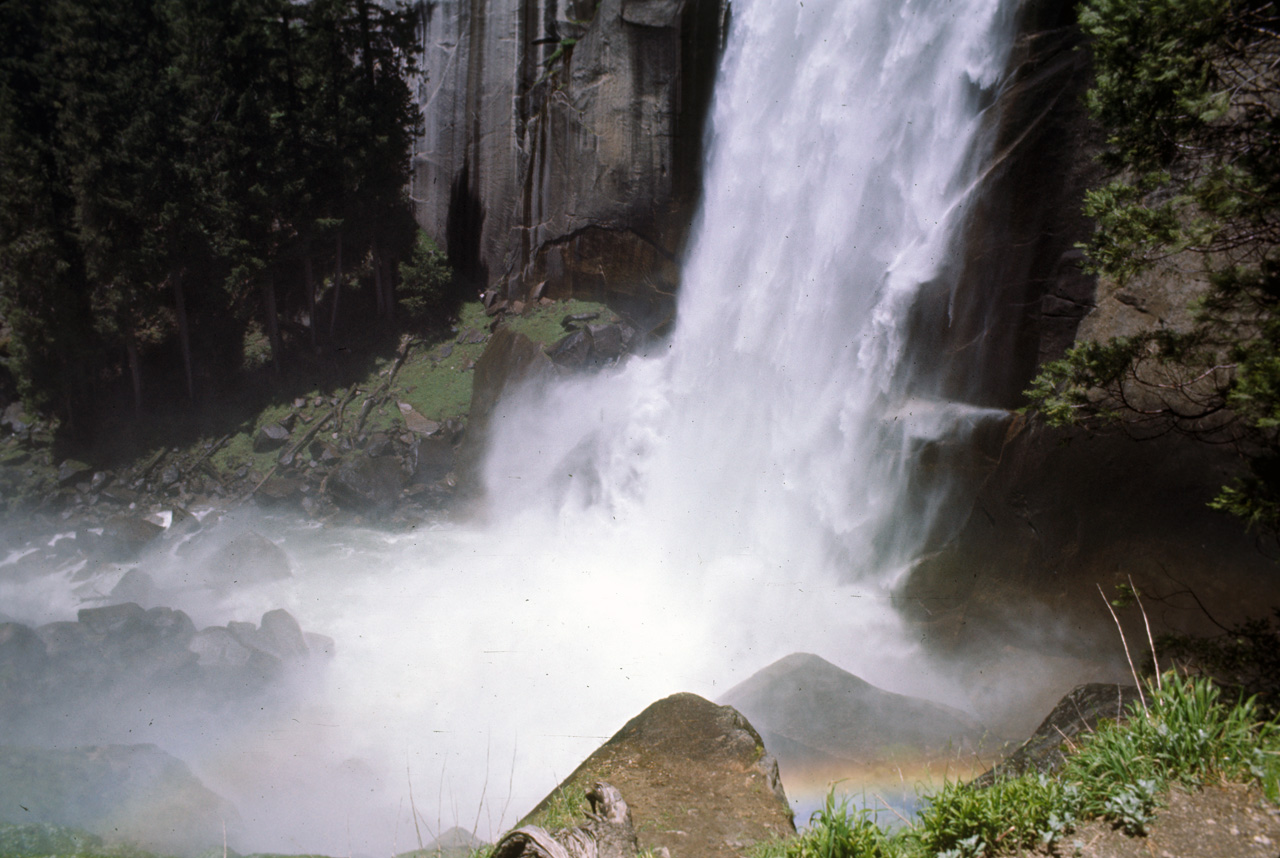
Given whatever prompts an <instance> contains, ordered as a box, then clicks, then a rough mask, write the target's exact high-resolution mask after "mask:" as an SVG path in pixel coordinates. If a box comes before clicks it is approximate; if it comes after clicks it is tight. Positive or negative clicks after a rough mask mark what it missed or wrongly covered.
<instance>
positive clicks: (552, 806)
mask: <svg viewBox="0 0 1280 858" xmlns="http://www.w3.org/2000/svg"><path fill="white" fill-rule="evenodd" d="M587 810H588V808H587V794H586V793H585V792H584V791H583V790H582V789H580V788H578V787H576V786H572V785H571V786H568V787H563V786H562V787H557V788H556V790H555V792H553V793H552V794H551V796H550V798H549V800H548V801H547V803H546V805H545V806H544V807H543V808H542V809H541V810H539V811H538V812H537V813H535V814H533V815H532V816H530V817H529V819H528V820H527V821H526V822H525V823H524V824H526V825H539V826H541V827H543V828H545V829H546V830H547V831H556V830H558V829H561V828H572V827H573V826H575V825H579V824H581V823H582V822H584V821H585V820H586V818H587Z"/></svg>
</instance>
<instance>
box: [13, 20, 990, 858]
mask: <svg viewBox="0 0 1280 858" xmlns="http://www.w3.org/2000/svg"><path fill="white" fill-rule="evenodd" d="M1013 6H1014V2H1013V0H896V2H885V0H805V2H799V0H734V3H733V26H732V32H731V34H730V41H729V44H728V46H727V48H726V53H725V56H724V59H723V64H722V69H721V72H720V76H719V79H718V81H717V86H716V93H715V97H714V104H713V108H712V110H713V115H712V119H711V127H710V129H709V132H708V134H709V138H708V147H707V164H706V171H705V176H706V178H705V191H704V203H703V207H702V210H701V213H700V215H699V219H698V222H697V224H696V225H695V229H694V232H693V238H692V240H691V245H690V248H689V250H688V256H687V259H686V260H685V264H684V276H683V286H682V291H681V295H680V298H679V307H678V322H677V325H676V329H675V332H674V334H673V335H672V336H671V338H670V340H668V341H663V342H661V343H657V344H654V345H652V346H651V348H650V350H649V353H647V354H644V355H638V356H634V357H633V358H631V359H630V360H628V361H627V362H626V363H625V364H624V365H622V366H620V367H618V368H617V369H615V370H611V371H608V372H606V373H604V374H600V375H596V376H591V377H579V378H572V379H566V380H564V381H562V382H561V383H558V384H557V385H555V386H554V387H553V388H552V389H550V390H547V391H543V392H541V393H539V394H537V395H535V393H534V392H531V391H526V392H524V393H523V394H520V395H516V396H514V397H512V398H510V399H509V400H507V401H505V402H504V403H503V404H502V408H501V416H500V419H499V420H498V421H497V423H496V428H495V430H494V433H493V435H492V437H491V440H492V449H491V451H490V453H489V455H488V457H487V459H486V461H485V465H484V481H485V485H486V489H487V491H486V498H487V500H486V504H487V506H486V509H485V521H484V523H482V524H459V525H445V524H442V525H439V526H436V527H434V528H430V529H425V530H423V531H413V532H409V533H396V534H388V533H385V532H381V531H376V530H372V529H363V528H354V527H342V528H338V527H335V528H326V527H322V526H319V525H316V524H313V523H309V522H299V521H298V520H296V519H293V518H290V517H287V516H283V515H276V516H275V517H272V518H269V519H268V520H266V521H265V522H263V521H262V520H246V519H247V517H248V513H241V514H239V515H237V516H231V517H230V520H229V521H228V523H227V524H225V525H222V527H224V529H225V530H226V531H227V532H228V533H234V532H235V530H236V528H242V529H249V528H255V529H257V530H259V531H261V532H263V533H268V534H270V535H271V537H272V538H273V540H274V541H276V542H278V543H279V544H281V545H282V546H283V547H284V549H285V550H286V551H287V552H288V554H289V556H290V557H291V558H292V561H293V564H294V569H295V575H294V577H293V578H291V579H288V580H285V581H270V582H265V583H262V584H260V585H255V586H253V587H249V588H245V589H242V590H237V591H235V592H233V593H230V594H228V595H226V596H225V598H223V599H222V600H221V601H218V602H216V603H201V604H189V605H188V604H183V605H174V607H180V608H182V609H183V610H185V611H187V612H188V613H189V614H190V615H191V616H192V618H193V619H194V621H195V623H196V625H197V626H204V625H209V624H213V623H225V622H227V621H228V620H229V619H237V620H244V619H256V618H257V617H259V616H261V615H262V613H263V612H265V611H267V610H271V609H274V608H278V607H284V608H286V609H287V610H288V611H289V612H290V613H292V614H293V615H294V616H295V617H296V618H297V619H298V620H299V622H300V623H301V625H302V627H303V628H305V629H308V630H314V631H317V632H321V633H324V634H326V635H329V636H331V637H333V638H334V639H335V640H336V641H337V655H336V657H335V659H334V661H333V662H332V664H331V665H330V666H329V668H328V670H327V672H326V674H325V676H324V677H323V678H322V679H320V680H318V681H319V683H320V685H319V687H318V688H315V689H313V691H312V693H311V694H310V695H309V696H308V697H307V698H306V700H307V702H306V703H305V705H303V706H302V707H301V708H300V709H296V710H292V711H290V712H289V714H288V717H287V718H283V719H281V720H279V721H278V722H277V721H267V722H264V721H262V720H258V721H250V722H246V723H226V722H218V723H213V722H212V721H210V722H209V723H203V724H200V725H197V727H196V728H195V729H192V725H191V724H190V723H188V722H187V721H183V720H181V719H173V718H169V717H167V715H166V714H165V713H163V712H160V713H155V712H152V711H150V710H147V709H146V705H148V704H146V702H145V701H143V702H140V703H139V711H138V712H136V713H135V712H132V711H130V712H125V713H117V714H116V715H114V716H113V717H112V718H110V719H106V720H104V723H109V724H112V725H115V726H114V727H112V728H111V729H113V730H115V732H114V733H110V734H107V733H104V734H103V735H102V736H98V737H95V738H94V741H123V742H136V741H139V739H138V737H139V736H145V737H146V738H145V741H154V742H157V743H159V744H161V745H162V746H164V747H165V748H166V749H167V750H170V751H172V752H173V753H175V754H177V755H179V756H181V757H182V758H183V759H185V760H187V761H188V762H189V763H190V764H191V765H192V767H193V769H195V770H196V771H197V772H198V773H199V774H200V775H201V777H202V778H204V779H205V780H206V782H207V783H208V784H209V785H210V786H211V787H212V788H214V789H215V790H217V791H219V792H221V793H223V794H224V795H226V796H227V797H228V798H231V799H232V800H233V801H235V802H236V804H237V805H238V806H239V809H240V813H241V816H242V818H243V823H244V830H245V836H244V842H245V843H246V844H251V845H252V848H253V849H255V850H263V851H280V852H315V853H324V854H375V853H376V854H383V855H385V854H390V853H389V851H388V850H390V849H392V848H393V847H396V848H399V849H400V850H401V851H404V850H405V849H409V848H414V847H415V846H416V842H414V838H413V836H412V834H411V832H412V831H413V828H414V822H413V820H412V819H411V817H410V811H409V802H408V801H407V796H408V786H409V784H412V787H413V792H414V795H415V796H416V809H417V811H418V812H419V814H420V816H421V819H422V820H425V821H426V822H427V823H429V824H433V825H436V826H437V827H438V829H443V828H448V827H450V826H452V825H454V824H460V825H462V826H463V827H465V828H471V827H472V826H473V824H474V825H476V826H477V827H478V828H479V829H480V833H481V835H482V836H486V835H491V834H493V833H495V832H496V831H497V830H499V829H500V828H501V827H502V826H503V825H504V824H505V825H510V824H511V823H512V822H513V821H514V819H515V817H516V816H518V815H519V814H521V813H523V812H524V811H525V810H527V809H528V808H530V807H532V806H533V804H534V803H535V802H536V801H537V800H539V799H540V798H541V797H542V796H544V795H545V794H547V793H548V792H549V791H550V789H551V788H552V787H554V786H555V784H556V783H557V782H558V781H559V780H560V779H562V778H563V777H565V776H566V775H568V774H569V773H570V772H571V771H572V769H573V768H574V767H575V766H576V765H577V764H578V763H579V762H580V761H581V760H582V759H583V758H585V757H586V756H587V755H588V754H589V753H590V752H591V751H592V750H594V749H595V748H596V747H597V746H598V745H599V744H600V743H601V741H602V740H604V739H606V738H607V737H608V736H609V735H610V734H611V733H613V732H614V731H615V730H617V729H618V728H619V727H620V726H621V725H622V724H624V723H625V722H626V720H627V719H628V718H630V717H632V716H634V715H635V714H636V713H638V712H639V711H640V710H641V709H643V708H644V707H645V706H646V705H648V704H649V703H651V702H652V701H654V700H656V699H658V698H660V697H663V696H665V695H668V694H671V693H675V692H679V691H693V692H696V693H699V694H702V695H703V696H706V697H708V698H711V699H715V698H717V697H718V696H719V695H720V694H721V693H723V692H724V691H726V690H728V689H729V688H730V687H731V686H732V685H734V684H735V683H737V682H739V681H741V680H743V679H745V678H746V677H748V676H750V675H751V674H752V673H754V672H755V671H757V670H759V669H760V668H762V667H764V666H765V665H767V664H768V663H770V662H771V661H773V660H775V659H777V658H779V657H781V656H784V655H786V654H788V653H791V652H796V651H809V652H814V653H817V654H819V655H821V656H823V657H824V658H826V659H828V660H830V661H832V662H835V663H837V664H839V665H840V666H841V667H844V668H845V669H848V670H850V671H853V672H855V673H858V674H859V675H861V676H863V677H864V678H866V679H868V680H869V681H871V682H874V683H876V684H879V685H882V686H884V687H888V688H890V689H892V690H900V691H914V692H917V693H919V692H927V693H928V694H929V696H933V697H935V698H937V697H945V696H946V694H947V692H948V689H947V688H946V686H945V685H944V684H943V681H942V680H941V679H940V678H939V677H936V676H933V675H931V674H928V673H927V672H926V669H925V667H924V665H923V663H922V660H921V659H920V657H919V652H918V651H917V649H916V648H915V645H914V644H913V643H912V641H911V640H909V638H908V636H906V635H905V634H903V630H902V629H901V628H900V624H899V621H898V620H897V618H896V614H895V612H894V610H893V608H892V605H891V593H892V588H893V585H894V583H895V582H896V581H897V580H898V577H899V576H900V575H901V574H902V572H903V571H904V570H905V569H906V568H908V566H909V564H910V563H911V561H912V559H913V558H914V557H915V556H916V555H917V554H918V552H919V551H920V550H921V547H922V546H923V545H924V544H925V541H926V540H927V539H928V538H929V536H930V534H931V533H932V532H933V531H934V530H935V528H936V522H937V521H938V517H937V516H938V513H939V511H940V510H941V509H943V508H944V507H945V505H946V496H947V495H946V491H945V489H946V485H945V480H937V479H932V478H931V479H922V478H921V477H920V474H919V472H918V469H917V468H916V467H915V464H916V462H917V460H918V458H919V453H920V451H921V450H922V449H924V448H927V447H928V446H929V445H931V444H937V443H940V442H947V441H954V440H956V439H963V437H964V435H965V433H966V432H968V431H969V430H970V429H971V428H972V427H974V426H976V425H978V424H979V423H981V422H982V421H983V420H985V419H987V418H988V417H989V416H991V415H990V412H987V411H984V410H982V409H979V408H975V407H970V406H968V405H965V404H963V403H957V402H949V401H946V400H945V399H944V398H942V397H941V396H940V394H939V391H938V390H936V389H933V388H932V387H931V384H930V379H931V378H933V377H935V376H936V375H937V373H935V372H933V371H932V370H933V369H934V368H935V367H936V365H937V364H938V362H940V361H943V360H947V359H948V358H947V357H946V356H945V355H943V354H940V353H939V350H940V346H939V344H938V343H937V342H931V341H928V340H927V339H926V338H924V337H922V336H921V335H919V333H918V332H917V333H915V334H913V333H912V324H911V319H912V318H913V313H914V312H915V311H916V308H917V302H918V301H920V300H929V301H934V302H939V301H940V302H942V303H943V304H946V302H948V301H950V300H959V298H958V297H957V296H959V295H960V294H961V290H960V286H961V284H960V283H959V282H958V277H959V264H958V262H957V259H958V257H959V253H958V248H959V242H960V240H961V236H962V233H963V228H964V226H965V222H966V216H967V213H968V211H969V210H970V208H971V203H972V201H973V197H974V194H975V185H976V183H977V181H978V175H979V171H980V168H981V165H982V163H983V158H984V156H985V155H986V148H985V147H986V145H987V141H986V134H987V133H988V132H989V131H990V130H991V127H992V125H993V123H992V122H991V121H990V117H988V116H986V115H985V114H984V111H985V110H986V108H988V107H989V106H990V105H991V104H992V103H993V101H994V91H995V89H996V87H997V86H998V84H999V81H1000V76H1001V74H1002V72H1003V71H1004V68H1005V65H1006V61H1007V55H1008V48H1009V45H1010V42H1011V38H1012V33H1011V30H1012V25H1013V20H1012V19H1013ZM943 315H944V316H945V312H944V314H943ZM148 562H149V564H150V565H149V566H148V571H149V573H151V574H152V575H153V576H155V577H156V578H157V579H162V578H163V577H164V574H165V573H164V571H163V564H164V563H166V562H168V563H169V568H170V570H171V572H170V574H171V576H172V577H173V578H174V579H175V580H177V579H180V578H181V577H182V576H183V575H185V574H187V573H186V571H185V565H186V564H189V562H190V561H189V560H187V559H184V557H182V556H179V555H178V554H177V553H176V552H175V554H174V555H173V557H172V558H171V559H169V560H166V559H165V558H154V557H153V558H149V560H148ZM40 586H41V587H46V585H44V584H41V585H40ZM48 589H50V588H47V587H46V589H42V590H41V591H40V592H39V593H38V594H36V595H35V596H33V597H32V598H33V599H36V600H37V601H42V602H43V604H45V605H47V606H48V611H49V614H50V616H48V617H47V618H43V619H41V621H49V620H50V619H62V618H64V616H65V615H66V613H67V612H70V613H72V614H73V613H74V606H75V603H74V601H73V600H72V601H68V600H69V599H71V598H72V597H71V596H70V595H64V596H55V595H53V594H52V593H50V592H47V590H48ZM67 589H68V591H69V589H70V588H67ZM31 592H32V593H34V592H35V590H32V591H31ZM33 613H34V612H33ZM24 619H25V617H24ZM103 729H104V730H106V729H108V728H106V727H104V728H103ZM508 784H510V786H509V787H508ZM504 809H505V810H506V812H505V814H504ZM233 845H235V844H233Z"/></svg>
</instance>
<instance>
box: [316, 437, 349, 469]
mask: <svg viewBox="0 0 1280 858" xmlns="http://www.w3.org/2000/svg"><path fill="white" fill-rule="evenodd" d="M311 458H312V459H314V460H315V461H317V462H319V463H320V464H322V465H327V464H330V463H331V462H336V461H338V460H339V459H341V458H342V451H341V450H339V449H338V448H337V447H335V446H334V445H333V444H330V443H329V442H328V441H312V442H311Z"/></svg>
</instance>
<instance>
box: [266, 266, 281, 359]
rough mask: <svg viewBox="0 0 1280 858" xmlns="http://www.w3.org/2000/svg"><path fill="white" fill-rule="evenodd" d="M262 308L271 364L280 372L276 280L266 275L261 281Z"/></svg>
mask: <svg viewBox="0 0 1280 858" xmlns="http://www.w3.org/2000/svg"><path fill="white" fill-rule="evenodd" d="M262 310H263V313H265V315H266V317H267V337H268V338H269V339H270V340H271V365H272V367H273V368H274V369H275V373H276V375H279V374H280V349H281V345H280V320H279V319H278V318H277V317H276V281H275V280H274V279H273V278H272V277H271V276H270V275H268V276H267V277H266V279H265V280H263V281H262Z"/></svg>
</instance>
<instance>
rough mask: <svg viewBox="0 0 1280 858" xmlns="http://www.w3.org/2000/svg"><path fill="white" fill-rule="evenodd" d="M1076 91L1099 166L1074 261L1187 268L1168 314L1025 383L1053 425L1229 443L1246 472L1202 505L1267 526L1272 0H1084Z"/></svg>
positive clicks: (1278, 124)
mask: <svg viewBox="0 0 1280 858" xmlns="http://www.w3.org/2000/svg"><path fill="white" fill-rule="evenodd" d="M1079 17H1080V24H1081V27H1082V28H1083V29H1084V31H1085V32H1086V33H1087V34H1088V35H1089V36H1090V37H1091V43H1090V44H1091V48H1092V51H1093V58H1094V71H1095V82H1094V85H1093V87H1092V88H1091V89H1090V91H1089V92H1088V94H1087V97H1086V102H1087V106H1088V108H1089V110H1090V112H1091V114H1092V115H1093V117H1094V118H1095V119H1096V120H1097V122H1098V123H1099V125H1100V126H1101V128H1102V129H1103V131H1104V132H1105V134H1106V139H1107V149H1106V151H1105V152H1104V154H1103V161H1104V163H1105V164H1106V165H1108V166H1109V167H1110V168H1111V169H1112V171H1113V173H1112V177H1111V178H1110V180H1109V181H1107V182H1106V183H1105V184H1103V185H1101V186H1100V187H1096V188H1093V189H1091V190H1090V191H1088V192H1087V194H1086V196H1085V200H1084V210H1085V213H1086V214H1087V215H1088V216H1089V217H1091V218H1092V219H1093V221H1094V224H1095V229H1094V232H1093V234H1092V236H1090V238H1089V239H1088V241H1086V242H1085V243H1084V244H1083V245H1082V247H1083V248H1084V249H1085V251H1086V263H1085V266H1084V267H1085V269H1086V270H1087V271H1090V272H1092V273H1095V274H1099V275H1101V276H1103V277H1105V278H1108V279H1110V280H1111V281H1112V282H1113V283H1115V284H1116V285H1118V286H1124V285H1125V284H1127V283H1128V282H1129V281H1131V280H1133V279H1134V278H1136V277H1138V276H1139V275H1143V276H1146V277H1150V278H1165V277H1169V278H1175V279H1180V280H1188V279H1190V280H1191V281H1192V283H1193V284H1195V285H1196V287H1197V288H1198V289H1199V292H1200V297H1199V299H1198V300H1197V301H1196V302H1195V303H1194V306H1193V307H1192V308H1190V309H1191V311H1192V313H1191V317H1190V320H1189V321H1188V322H1187V323H1185V324H1181V323H1180V324H1181V330H1173V329H1172V328H1166V327H1164V324H1163V322H1162V323H1161V326H1160V327H1156V326H1154V325H1153V327H1152V329H1151V330H1148V331H1146V332H1141V333H1138V334H1136V335H1132V336H1129V337H1125V338H1115V339H1110V340H1108V341H1106V342H1099V343H1081V344H1078V345H1077V346H1076V347H1075V348H1073V349H1071V350H1070V351H1069V352H1068V353H1067V355H1066V356H1065V357H1064V358H1063V359H1062V360H1060V361H1055V362H1052V363H1049V364H1046V365H1045V366H1044V367H1043V368H1042V369H1041V371H1040V373H1039V375H1038V376H1037V378H1036V379H1035V380H1034V381H1033V382H1032V384H1031V387H1030V389H1028V390H1027V392H1026V395H1027V398H1028V400H1029V402H1030V403H1031V406H1030V407H1031V409H1032V410H1033V411H1034V412H1036V413H1038V414H1040V415H1042V416H1044V417H1045V418H1046V419H1047V420H1048V422H1050V423H1051V424H1055V425H1065V424H1081V425H1084V426H1086V427H1090V428H1094V427H1100V426H1104V425H1120V426H1122V427H1123V428H1124V429H1126V430H1127V431H1129V432H1130V433H1131V434H1135V435H1138V436H1140V437H1149V436H1151V435H1154V434H1162V433H1166V432H1178V433H1182V434H1186V435H1189V436H1191V437H1194V438H1197V439H1200V440H1204V441H1209V442H1212V443H1218V444H1222V443H1225V444H1231V445H1233V446H1234V447H1235V448H1236V450H1237V451H1239V453H1240V454H1241V455H1242V456H1243V457H1244V459H1245V460H1246V461H1247V462H1248V463H1249V466H1250V470H1249V474H1247V475H1246V476H1244V477H1242V478H1240V479H1238V480H1236V481H1235V482H1233V483H1231V484H1230V485H1228V486H1225V487H1224V488H1223V489H1222V491H1221V492H1220V493H1219V494H1218V496H1217V498H1216V499H1215V500H1213V502H1212V503H1211V506H1213V507H1214V508H1216V509H1220V510H1223V511H1226V512H1229V513H1232V514H1234V515H1237V516H1239V517H1241V518H1243V519H1244V520H1245V522H1246V524H1247V525H1248V526H1249V527H1251V528H1253V529H1256V530H1258V531H1261V532H1264V533H1270V534H1273V535H1275V534H1280V258H1278V255H1277V249H1276V248H1277V242H1278V241H1280V147H1278V146H1276V145H1275V139H1276V136H1277V130H1280V114H1278V113H1277V107H1278V106H1280V105H1278V103H1277V102H1276V100H1275V99H1274V98H1273V97H1271V94H1272V93H1274V92H1275V91H1276V90H1277V89H1278V88H1280V67H1278V66H1277V65H1276V64H1275V63H1274V62H1273V59H1274V33H1275V32H1276V29H1277V26H1280V6H1278V5H1277V4H1276V3H1274V2H1272V0H1147V2H1137V0H1086V2H1085V3H1083V4H1082V5H1081V9H1080V13H1079Z"/></svg>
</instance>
